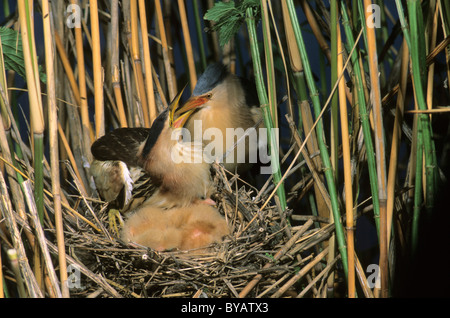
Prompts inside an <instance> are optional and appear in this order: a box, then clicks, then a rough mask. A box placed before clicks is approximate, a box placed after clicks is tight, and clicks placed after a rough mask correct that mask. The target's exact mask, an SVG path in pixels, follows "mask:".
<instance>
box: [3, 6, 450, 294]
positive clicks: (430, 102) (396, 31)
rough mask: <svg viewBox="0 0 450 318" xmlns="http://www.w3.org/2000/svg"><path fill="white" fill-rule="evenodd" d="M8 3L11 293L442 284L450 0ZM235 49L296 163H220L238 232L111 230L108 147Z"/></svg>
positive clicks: (409, 288) (277, 149) (6, 288)
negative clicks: (97, 171) (172, 235)
mask: <svg viewBox="0 0 450 318" xmlns="http://www.w3.org/2000/svg"><path fill="white" fill-rule="evenodd" d="M3 8H4V10H3V11H4V12H3V15H2V16H0V18H1V19H2V20H0V24H1V26H2V27H1V28H0V70H1V73H0V105H1V118H2V120H1V121H0V125H2V127H0V146H1V148H0V150H1V152H0V155H1V157H0V159H1V160H0V166H1V170H0V172H1V173H0V193H1V201H0V249H1V251H0V252H1V253H0V265H1V266H0V296H1V297H36V298H40V297H52V298H59V297H80V298H81V297H83V298H86V297H87V298H95V297H131V298H143V297H164V298H173V297H194V298H202V297H208V298H219V297H261V298H269V297H271V298H279V297H289V298H295V297H314V298H322V297H350V298H353V297H359V298H363V297H367V298H371V297H392V296H404V295H425V294H426V295H434V294H436V295H440V296H442V293H441V291H442V290H445V286H446V285H448V284H447V283H448V279H447V278H446V277H448V275H447V276H445V268H439V267H436V265H435V264H437V263H436V262H438V261H441V260H442V257H441V256H440V255H442V253H441V252H442V251H441V250H442V249H443V248H445V246H446V244H447V243H449V240H448V239H449V237H448V235H446V234H445V233H446V232H445V231H444V229H445V227H446V226H448V222H449V221H450V220H449V215H448V213H446V212H447V210H448V208H447V209H446V208H445V196H446V195H448V183H447V178H448V177H449V167H450V165H449V162H448V158H449V157H448V156H449V151H450V146H449V145H450V140H449V136H450V130H449V128H448V127H449V126H450V125H449V117H448V111H449V107H448V105H449V101H450V94H449V93H450V92H449V87H450V86H449V84H448V78H449V74H450V60H449V56H450V51H449V50H450V46H449V44H450V40H449V39H450V38H449V32H450V29H449V23H450V22H449V21H450V8H449V4H448V3H447V2H446V1H441V0H433V1H424V2H421V1H418V0H410V1H406V3H405V2H402V1H395V2H389V1H370V0H365V1H336V0H330V1H321V0H317V1H306V0H299V1H293V0H286V1H268V0H243V1H234V2H233V1H216V2H215V1H212V0H202V1H201V0H193V1H184V0H179V1H168V0H155V1H141V0H139V1H138V0H130V1H120V0H115V1H77V0H71V1H54V2H49V1H48V0H42V1H39V2H33V1H31V0H21V1H18V2H17V5H16V6H14V7H10V6H9V2H8V1H4V3H3ZM37 22H39V23H37ZM40 22H42V23H40ZM216 61H223V62H224V63H225V64H227V65H228V66H229V68H230V70H231V71H232V72H235V73H237V74H239V75H241V76H244V77H247V78H252V79H253V80H254V81H255V83H256V87H257V92H256V94H257V96H258V99H259V102H260V106H261V110H262V113H263V115H264V124H265V126H266V127H268V128H274V129H272V130H270V129H269V130H268V136H267V140H268V141H269V148H270V159H271V163H272V165H273V166H274V167H279V168H280V169H274V170H273V171H272V174H271V175H268V176H266V177H264V178H260V179H261V180H258V182H254V180H246V177H245V176H238V175H234V174H232V173H229V172H227V171H225V170H224V169H223V168H222V167H221V166H219V165H217V164H215V165H214V169H215V187H216V191H215V193H214V197H213V198H214V200H215V202H216V203H217V208H218V209H219V211H220V213H222V214H223V215H224V216H225V217H226V220H227V222H228V225H229V228H230V229H231V230H232V231H231V234H230V235H229V236H228V237H226V238H225V240H224V242H223V243H222V244H216V245H213V246H211V247H210V248H209V249H208V250H206V251H205V250H199V251H191V252H182V251H164V252H157V251H153V250H151V249H149V248H146V247H143V246H138V245H136V244H128V245H127V244H125V243H124V242H122V241H121V240H120V239H119V238H117V237H116V236H115V234H114V233H113V232H111V230H110V228H109V227H108V220H107V204H106V203H105V202H102V201H101V200H100V199H99V196H98V194H97V192H96V190H95V186H94V184H93V181H92V176H91V175H90V171H89V164H90V162H91V160H92V155H91V153H90V145H91V144H92V142H93V141H94V140H95V139H96V138H98V137H100V136H102V135H103V134H105V132H107V131H110V130H112V129H115V128H119V127H150V126H151V124H152V122H153V120H154V119H155V118H156V116H157V115H158V113H159V112H160V111H161V110H163V109H164V108H165V107H166V106H167V104H168V102H169V101H170V100H172V98H173V97H174V96H175V95H176V94H177V92H178V90H180V88H181V87H184V85H185V84H188V87H189V88H190V91H192V90H193V88H194V86H195V83H196V81H197V78H198V76H199V75H200V74H201V73H202V72H203V70H204V69H205V68H206V66H207V65H208V64H209V63H212V62H216ZM188 91H189V90H186V95H188V94H189V92H188ZM184 98H187V96H184V97H183V99H184ZM276 129H278V132H279V135H278V137H279V140H277V134H275V133H274V132H275V131H276ZM250 179H251V178H250ZM442 202H444V204H442ZM447 232H448V231H447ZM367 245H369V246H370V247H369V248H365V247H364V246H367ZM424 256H426V257H424ZM372 265H375V267H372ZM373 268H376V269H379V271H378V270H377V271H376V272H373V271H372V269H373ZM430 271H432V272H433V273H435V272H437V274H436V275H437V276H436V277H437V278H433V279H428V278H425V277H428V274H429V273H430ZM374 273H379V277H378V279H376V278H377V275H376V274H374ZM425 273H428V274H427V275H426V274H425ZM411 275H414V277H415V280H414V282H411V279H410V277H411ZM433 277H434V276H433Z"/></svg>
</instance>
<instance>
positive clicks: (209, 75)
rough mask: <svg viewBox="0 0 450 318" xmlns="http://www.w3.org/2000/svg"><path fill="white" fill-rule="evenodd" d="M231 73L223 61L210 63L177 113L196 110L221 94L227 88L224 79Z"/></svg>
mask: <svg viewBox="0 0 450 318" xmlns="http://www.w3.org/2000/svg"><path fill="white" fill-rule="evenodd" d="M228 75H229V72H228V69H227V67H226V66H225V65H223V64H222V63H214V64H211V65H209V66H208V67H207V68H206V70H205V72H204V73H203V74H202V75H201V76H200V77H199V78H198V81H197V84H196V85H195V88H194V91H193V92H192V96H191V97H190V98H189V99H188V100H187V101H186V103H185V104H184V105H183V106H182V107H181V108H180V109H178V110H177V114H178V115H180V114H184V113H187V112H190V111H195V110H196V109H199V108H201V107H202V106H204V105H206V104H207V103H208V102H209V101H211V100H212V99H213V98H214V97H216V96H220V95H221V94H222V93H224V91H225V90H226V87H225V85H223V83H224V80H225V79H226V77H227V76H228Z"/></svg>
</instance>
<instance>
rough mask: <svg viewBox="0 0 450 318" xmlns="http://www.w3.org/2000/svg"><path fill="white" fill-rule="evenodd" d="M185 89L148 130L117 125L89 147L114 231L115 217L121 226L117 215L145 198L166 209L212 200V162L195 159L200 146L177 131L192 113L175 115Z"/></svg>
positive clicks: (130, 209)
mask: <svg viewBox="0 0 450 318" xmlns="http://www.w3.org/2000/svg"><path fill="white" fill-rule="evenodd" d="M183 90H184V89H183ZM183 90H181V91H180V92H179V93H178V94H177V96H176V97H175V98H174V99H173V101H172V102H171V103H170V105H169V106H168V107H167V108H166V109H165V110H163V111H162V112H161V113H160V114H159V115H158V117H157V118H155V120H154V122H153V123H152V126H151V127H150V128H143V127H136V128H118V129H115V130H113V131H111V132H109V133H107V134H105V135H104V136H102V137H100V138H99V139H97V140H96V141H95V142H94V143H93V144H92V146H91V153H92V155H93V157H94V160H93V161H92V163H91V165H90V172H91V175H92V177H93V181H94V184H95V187H96V189H97V192H98V193H99V196H100V197H101V198H102V199H103V200H105V201H106V202H108V208H109V221H110V227H112V229H113V230H114V231H115V232H116V233H118V232H119V230H118V227H117V225H116V222H115V219H116V218H118V220H119V223H120V225H123V220H122V219H121V214H126V213H127V212H129V211H133V210H134V209H136V207H138V206H140V205H142V204H143V203H144V202H146V203H149V204H151V205H153V206H156V207H160V208H165V209H168V208H172V207H175V206H186V205H188V204H190V203H192V202H195V201H204V203H205V204H214V201H213V200H212V199H211V198H210V196H211V193H212V191H213V183H212V180H211V165H210V164H209V163H207V162H206V161H204V160H195V159H196V158H197V157H199V156H201V155H202V145H200V144H199V143H197V142H192V141H190V142H184V141H183V140H182V136H181V135H180V133H178V134H177V132H179V131H180V130H181V128H182V127H183V125H184V124H185V122H186V120H187V119H188V117H189V116H190V115H191V113H192V112H191V113H190V112H189V111H188V112H186V113H183V114H180V115H178V114H177V115H175V111H176V109H177V107H178V106H179V101H180V97H181V94H182V92H183ZM173 157H176V158H178V160H173V159H174V158H173ZM180 158H181V159H183V160H181V159H180Z"/></svg>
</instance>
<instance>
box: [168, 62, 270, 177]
mask: <svg viewBox="0 0 450 318" xmlns="http://www.w3.org/2000/svg"><path fill="white" fill-rule="evenodd" d="M193 110H194V113H193V114H192V115H190V116H189V118H188V119H187V122H186V124H185V127H186V128H187V129H188V130H189V132H190V134H191V138H193V139H194V140H202V141H203V142H204V143H205V148H204V149H205V152H206V153H207V154H211V158H213V159H218V160H219V162H222V163H223V164H224V167H225V168H226V169H227V170H229V171H231V172H235V171H237V172H239V173H240V172H243V171H246V170H248V168H250V167H251V165H252V164H253V163H256V162H257V161H258V151H259V150H260V149H261V148H263V147H266V143H265V142H263V141H262V139H261V138H259V134H258V132H259V129H258V128H260V127H263V123H262V112H261V109H260V108H259V101H258V98H257V95H256V89H255V86H254V85H252V83H250V82H249V81H247V80H246V79H244V78H241V77H238V76H236V75H234V74H231V73H230V72H229V71H228V69H227V67H226V66H225V65H224V64H222V63H214V64H211V65H209V66H208V67H207V68H206V70H205V72H204V73H203V74H202V75H201V76H200V77H199V78H198V81H197V84H196V86H195V88H194V90H193V92H192V96H191V97H190V98H189V99H188V100H187V101H186V103H185V104H184V105H183V106H182V107H181V108H180V109H179V110H177V114H182V113H183V112H188V111H193ZM214 128H215V129H214ZM247 129H249V130H248V133H247V135H246V131H247ZM244 138H245V139H244ZM208 139H211V141H210V142H207V140H208Z"/></svg>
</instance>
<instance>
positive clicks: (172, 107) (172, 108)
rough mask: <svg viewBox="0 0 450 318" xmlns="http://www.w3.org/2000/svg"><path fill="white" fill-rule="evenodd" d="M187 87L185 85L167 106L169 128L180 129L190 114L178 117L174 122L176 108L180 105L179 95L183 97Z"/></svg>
mask: <svg viewBox="0 0 450 318" xmlns="http://www.w3.org/2000/svg"><path fill="white" fill-rule="evenodd" d="M186 86H187V85H185V86H184V87H183V89H182V90H181V91H179V92H178V94H177V96H175V98H174V99H173V100H172V102H171V103H170V105H169V125H170V126H171V127H175V128H178V127H182V126H183V125H184V123H186V121H187V119H188V118H189V115H190V114H187V113H186V114H187V115H186V116H184V115H183V116H179V117H178V118H177V119H176V120H175V121H174V117H175V112H177V108H178V106H179V105H180V98H181V95H183V92H184V89H185V88H186Z"/></svg>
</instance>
